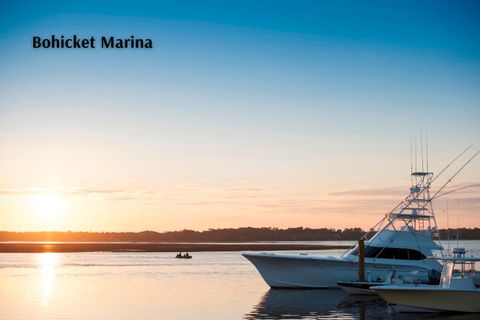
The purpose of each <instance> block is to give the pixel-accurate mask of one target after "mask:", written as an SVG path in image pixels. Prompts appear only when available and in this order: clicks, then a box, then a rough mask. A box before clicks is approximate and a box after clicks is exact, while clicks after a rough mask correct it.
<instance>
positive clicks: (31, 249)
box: [0, 242, 350, 253]
mask: <svg viewBox="0 0 480 320" xmlns="http://www.w3.org/2000/svg"><path fill="white" fill-rule="evenodd" d="M348 248H350V246H346V245H345V246H343V245H331V246H329V245H318V244H286V243H278V244H277V243H272V244H265V243H238V244H234V243H228V244H227V243H32V242H30V243H0V253H42V252H200V251H285V250H327V249H348Z"/></svg>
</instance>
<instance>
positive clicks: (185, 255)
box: [183, 252, 191, 259]
mask: <svg viewBox="0 0 480 320" xmlns="http://www.w3.org/2000/svg"><path fill="white" fill-rule="evenodd" d="M183 257H184V258H187V259H188V258H190V257H191V256H190V255H189V254H188V252H186V253H185V254H184V255H183Z"/></svg>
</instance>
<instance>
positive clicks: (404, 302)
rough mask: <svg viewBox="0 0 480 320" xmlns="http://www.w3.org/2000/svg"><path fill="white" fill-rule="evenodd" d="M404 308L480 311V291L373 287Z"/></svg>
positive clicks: (425, 287) (409, 309)
mask: <svg viewBox="0 0 480 320" xmlns="http://www.w3.org/2000/svg"><path fill="white" fill-rule="evenodd" d="M372 289H373V290H374V291H375V292H376V293H378V294H379V295H380V296H381V297H382V298H384V299H385V300H387V301H388V302H389V303H392V304H396V305H398V306H400V307H401V309H402V310H405V311H407V310H408V311H411V310H422V311H433V310H434V311H457V312H480V291H463V290H452V289H443V288H439V287H438V286H417V287H411V286H410V287H405V288H402V287H399V286H381V287H372Z"/></svg>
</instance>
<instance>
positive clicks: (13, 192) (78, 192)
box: [0, 187, 155, 200]
mask: <svg viewBox="0 0 480 320" xmlns="http://www.w3.org/2000/svg"><path fill="white" fill-rule="evenodd" d="M46 193H55V194H57V195H60V196H64V197H69V196H96V195H100V196H104V197H106V198H107V199H109V200H135V199H139V198H144V197H146V196H147V195H152V194H155V192H154V191H151V190H128V189H102V188H92V187H52V188H23V189H3V190H0V196H29V195H41V194H46Z"/></svg>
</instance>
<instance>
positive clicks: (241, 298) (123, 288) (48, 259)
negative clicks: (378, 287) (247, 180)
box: [0, 241, 480, 320]
mask: <svg viewBox="0 0 480 320" xmlns="http://www.w3.org/2000/svg"><path fill="white" fill-rule="evenodd" d="M460 245H463V246H465V247H467V248H470V249H474V251H475V254H480V241H464V242H461V243H460ZM341 253H343V250H326V251H325V250H324V251H316V252H315V251H312V252H309V254H341ZM174 255H175V254H172V253H108V252H102V253H42V254H30V253H28V254H24V253H8V254H6V253H4V254H0V319H12V320H16V319H332V318H333V319H414V318H416V317H418V315H412V314H399V313H396V312H395V311H394V310H393V309H392V308H391V307H389V306H388V305H386V304H385V303H384V302H383V301H382V300H381V299H380V298H374V297H373V298H372V297H355V296H348V295H347V294H345V293H343V291H341V290H337V289H330V290H269V287H268V286H267V285H266V284H265V283H264V282H263V280H262V279H261V277H260V276H259V275H258V273H257V272H256V270H255V269H254V267H253V266H252V265H251V264H250V263H249V262H248V261H247V260H245V259H244V258H243V257H242V256H241V255H240V253H239V252H199V253H193V255H194V257H193V259H191V260H180V259H174V258H173V257H174ZM422 318H424V319H459V320H460V319H462V320H463V319H478V318H479V316H478V315H468V314H467V315H461V314H435V315H428V316H425V315H424V316H422Z"/></svg>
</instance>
